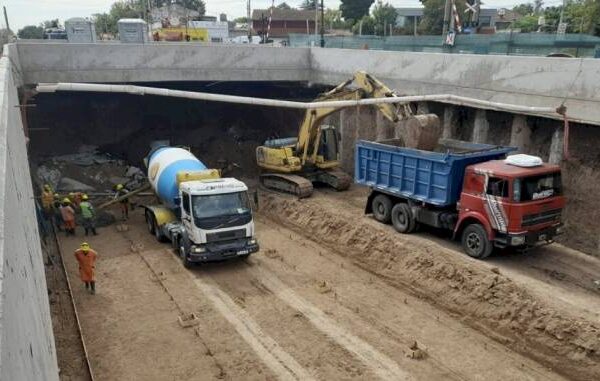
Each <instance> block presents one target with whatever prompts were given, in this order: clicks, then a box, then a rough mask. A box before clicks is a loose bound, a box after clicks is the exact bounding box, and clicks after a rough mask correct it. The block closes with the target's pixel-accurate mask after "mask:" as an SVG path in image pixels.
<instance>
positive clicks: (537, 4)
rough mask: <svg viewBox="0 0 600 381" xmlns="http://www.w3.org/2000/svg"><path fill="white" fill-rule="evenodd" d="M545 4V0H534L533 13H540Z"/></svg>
mask: <svg viewBox="0 0 600 381" xmlns="http://www.w3.org/2000/svg"><path fill="white" fill-rule="evenodd" d="M543 6H544V1H543V0H534V1H533V13H535V14H536V15H539V14H540V13H541V12H542V9H543Z"/></svg>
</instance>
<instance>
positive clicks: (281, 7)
mask: <svg viewBox="0 0 600 381" xmlns="http://www.w3.org/2000/svg"><path fill="white" fill-rule="evenodd" d="M275 8H277V9H292V7H290V6H289V5H288V3H285V2H284V3H281V4H279V5H278V6H276V7H275Z"/></svg>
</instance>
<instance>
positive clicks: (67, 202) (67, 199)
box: [63, 197, 71, 204]
mask: <svg viewBox="0 0 600 381" xmlns="http://www.w3.org/2000/svg"><path fill="white" fill-rule="evenodd" d="M63 202H64V203H65V204H70V203H71V200H69V198H67V197H65V198H64V199H63Z"/></svg>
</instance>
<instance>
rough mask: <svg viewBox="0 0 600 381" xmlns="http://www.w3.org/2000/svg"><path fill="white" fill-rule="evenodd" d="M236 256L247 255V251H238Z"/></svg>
mask: <svg viewBox="0 0 600 381" xmlns="http://www.w3.org/2000/svg"><path fill="white" fill-rule="evenodd" d="M237 254H238V255H244V254H248V250H240V251H238V252H237Z"/></svg>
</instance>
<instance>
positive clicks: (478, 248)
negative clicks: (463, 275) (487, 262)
mask: <svg viewBox="0 0 600 381" xmlns="http://www.w3.org/2000/svg"><path fill="white" fill-rule="evenodd" d="M462 246H463V250H464V251H465V253H467V255H468V256H470V257H473V258H477V259H484V258H487V257H489V256H490V254H492V251H493V250H494V245H493V244H492V242H490V240H489V239H488V235H487V232H486V231H485V228H484V227H483V225H481V224H471V225H469V226H467V227H466V228H465V230H463V233H462Z"/></svg>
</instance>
